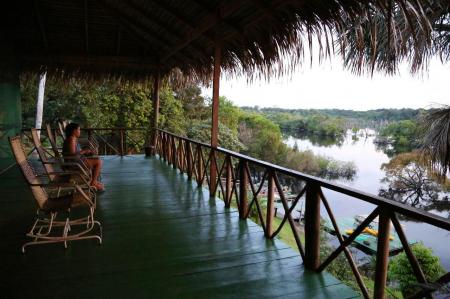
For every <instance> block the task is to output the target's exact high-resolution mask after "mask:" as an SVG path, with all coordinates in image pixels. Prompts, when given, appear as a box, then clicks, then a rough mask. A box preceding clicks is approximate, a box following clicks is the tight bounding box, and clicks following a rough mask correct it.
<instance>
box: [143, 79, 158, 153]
mask: <svg viewBox="0 0 450 299" xmlns="http://www.w3.org/2000/svg"><path fill="white" fill-rule="evenodd" d="M160 81H161V78H160V74H159V72H157V73H156V75H155V81H154V83H153V94H152V101H153V119H152V120H151V132H150V138H151V140H150V149H149V150H146V155H155V154H156V138H157V133H156V129H158V117H159V87H160Z"/></svg>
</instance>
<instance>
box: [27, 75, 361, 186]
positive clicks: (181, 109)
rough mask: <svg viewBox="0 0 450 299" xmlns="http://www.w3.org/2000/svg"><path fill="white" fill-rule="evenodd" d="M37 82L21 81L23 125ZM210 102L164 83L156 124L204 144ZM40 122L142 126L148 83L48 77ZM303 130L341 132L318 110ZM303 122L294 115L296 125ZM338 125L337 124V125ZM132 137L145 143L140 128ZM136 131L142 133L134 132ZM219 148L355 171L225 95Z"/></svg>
mask: <svg viewBox="0 0 450 299" xmlns="http://www.w3.org/2000/svg"><path fill="white" fill-rule="evenodd" d="M37 86H38V84H37V80H36V79H35V78H32V79H31V80H30V79H28V80H26V81H25V80H22V91H23V96H22V103H23V108H24V109H23V114H24V127H31V126H33V124H34V115H35V109H36V108H35V102H36V100H35V98H36V94H37ZM210 106H211V103H210V99H208V98H205V97H203V96H202V94H201V89H200V88H199V87H198V86H195V85H191V86H185V87H182V88H174V89H172V88H170V87H168V86H163V87H162V89H161V92H160V111H159V112H160V113H159V123H158V126H159V127H160V128H162V129H165V130H168V131H170V132H173V133H175V134H178V135H183V136H187V137H189V138H192V139H194V140H198V141H201V142H205V143H208V142H209V141H210V136H211V107H210ZM44 110H45V113H44V121H43V123H55V121H56V120H58V119H60V118H64V119H69V120H71V121H74V122H78V123H80V124H81V125H82V127H127V128H130V127H144V128H148V127H149V125H150V121H149V120H150V119H151V117H152V113H153V108H152V102H151V85H144V84H128V83H123V82H122V83H121V82H116V81H104V82H100V83H96V84H88V83H86V82H83V81H79V80H78V81H76V80H69V81H63V82H59V81H56V82H55V81H53V82H52V81H47V86H46V91H45V109H44ZM305 120H306V122H305V124H306V130H308V131H313V132H318V133H320V134H324V135H334V134H337V132H341V131H342V128H341V123H340V122H338V123H336V120H337V119H336V118H332V117H328V116H326V115H322V114H316V115H312V116H308V117H306V118H305ZM300 122H301V120H299V119H297V123H300ZM337 127H339V128H337ZM134 134H135V135H133V136H132V137H133V139H134V140H140V144H139V145H140V146H142V145H143V143H144V139H145V136H144V134H145V133H144V132H140V133H134ZM136 134H141V135H142V136H138V135H136ZM219 146H221V147H224V148H227V149H230V150H234V151H238V152H242V153H244V154H246V155H249V156H251V157H254V158H257V159H260V160H264V161H268V162H272V163H275V164H278V165H281V166H285V167H288V168H292V169H295V170H299V171H304V172H307V173H309V174H313V175H317V176H321V177H326V178H332V179H334V178H338V177H342V176H344V177H346V178H351V177H352V176H353V175H354V174H355V172H356V170H355V166H354V165H353V164H351V163H344V162H340V161H336V160H332V159H329V158H327V157H319V156H315V155H314V154H313V153H311V152H299V151H298V150H296V149H292V148H289V147H288V146H287V145H286V144H285V143H284V141H283V137H282V134H281V130H280V126H279V125H278V124H277V123H275V122H274V121H272V120H270V119H269V118H268V117H266V116H265V115H262V114H260V113H256V112H249V111H245V110H242V109H240V108H238V107H236V106H235V105H233V103H232V102H231V101H229V100H228V99H226V98H225V97H221V98H220V110H219Z"/></svg>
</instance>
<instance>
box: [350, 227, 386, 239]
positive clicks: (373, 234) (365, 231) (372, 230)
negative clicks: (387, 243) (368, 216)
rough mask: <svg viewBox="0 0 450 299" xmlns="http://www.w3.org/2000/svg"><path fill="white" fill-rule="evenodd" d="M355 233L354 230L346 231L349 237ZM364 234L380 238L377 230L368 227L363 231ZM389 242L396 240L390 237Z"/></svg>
mask: <svg viewBox="0 0 450 299" xmlns="http://www.w3.org/2000/svg"><path fill="white" fill-rule="evenodd" d="M353 232H354V230H353V229H346V230H345V233H346V234H347V235H351V234H353ZM362 233H363V234H369V235H372V236H375V237H378V231H377V230H374V229H372V228H368V227H366V228H365V229H364V230H363V231H362ZM389 240H391V241H392V240H394V237H393V236H392V235H389Z"/></svg>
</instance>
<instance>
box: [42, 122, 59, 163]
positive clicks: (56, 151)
mask: <svg viewBox="0 0 450 299" xmlns="http://www.w3.org/2000/svg"><path fill="white" fill-rule="evenodd" d="M45 128H46V130H47V137H48V141H49V142H50V146H51V147H52V151H53V155H54V157H55V158H58V159H59V158H61V157H62V152H61V149H60V148H58V145H57V144H56V137H55V134H53V130H52V127H51V126H50V124H46V125H45Z"/></svg>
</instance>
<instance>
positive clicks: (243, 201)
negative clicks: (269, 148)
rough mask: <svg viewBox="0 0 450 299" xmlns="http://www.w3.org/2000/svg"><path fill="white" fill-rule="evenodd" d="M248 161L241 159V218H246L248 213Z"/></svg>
mask: <svg viewBox="0 0 450 299" xmlns="http://www.w3.org/2000/svg"><path fill="white" fill-rule="evenodd" d="M246 165H247V162H246V161H245V160H242V159H240V160H239V218H241V219H245V216H246V215H247V207H248V206H247V184H248V176H247V170H246Z"/></svg>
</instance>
